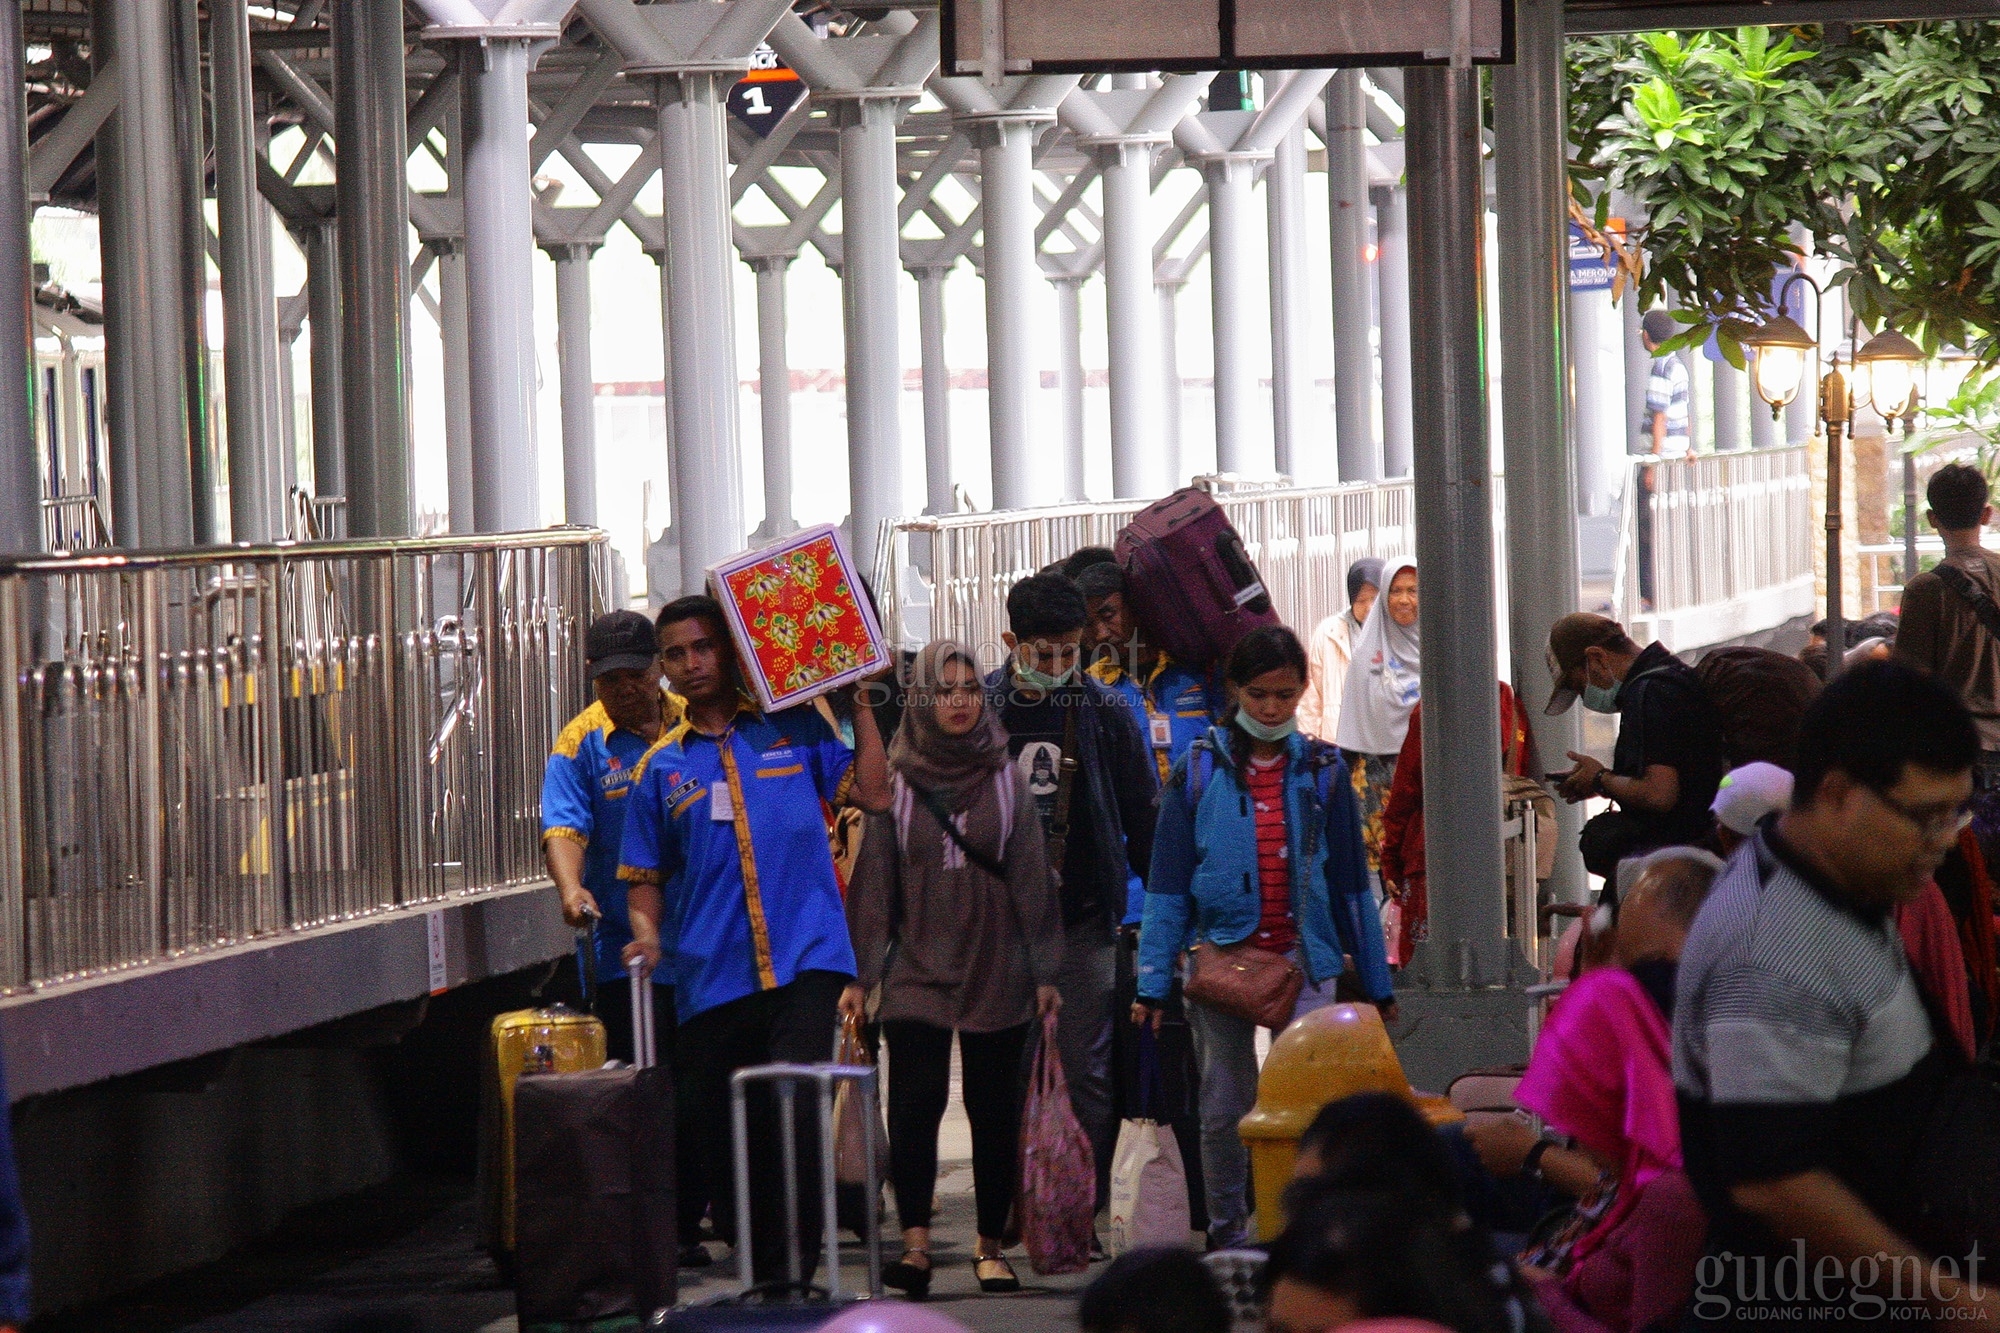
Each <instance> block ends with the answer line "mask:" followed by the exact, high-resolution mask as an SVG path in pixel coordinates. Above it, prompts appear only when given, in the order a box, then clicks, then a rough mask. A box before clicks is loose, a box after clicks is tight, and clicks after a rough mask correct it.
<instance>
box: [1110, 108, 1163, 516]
mask: <svg viewBox="0 0 2000 1333" xmlns="http://www.w3.org/2000/svg"><path fill="white" fill-rule="evenodd" d="M1099 160H1100V161H1101V162H1102V164H1103V175H1102V177H1101V178H1100V179H1101V180H1102V189H1103V192H1104V339H1105V351H1106V354H1107V355H1106V359H1107V361H1108V362H1109V365H1108V367H1107V371H1108V374H1109V377H1110V388H1111V493H1112V494H1113V495H1115V496H1117V497H1118V498H1119V499H1128V498H1133V497H1142V496H1152V495H1164V494H1165V493H1166V492H1167V491H1168V490H1170V489H1172V487H1171V486H1170V485H1169V484H1168V483H1169V481H1170V480H1171V474H1170V473H1169V472H1168V471H1167V468H1166V466H1165V465H1166V464H1167V462H1168V458H1167V457H1166V451H1163V450H1161V449H1159V448H1157V447H1156V444H1155V442H1156V441H1157V440H1158V439H1159V437H1160V432H1161V429H1162V427H1163V425H1164V420H1163V418H1164V414H1165V412H1166V410H1167V403H1166V401H1165V393H1164V390H1165V388H1166V386H1165V385H1164V384H1162V383H1161V381H1160V366H1161V360H1160V357H1161V352H1160V339H1161V337H1162V336H1163V335H1162V332H1161V329H1160V311H1159V302H1158V300H1157V299H1156V298H1155V297H1154V294H1153V226H1152V197H1153V180H1152V175H1153V145H1152V144H1151V143H1150V142H1122V143H1116V144H1111V145H1108V146H1106V147H1105V148H1104V149H1102V150H1101V156H1100V159H1099Z"/></svg>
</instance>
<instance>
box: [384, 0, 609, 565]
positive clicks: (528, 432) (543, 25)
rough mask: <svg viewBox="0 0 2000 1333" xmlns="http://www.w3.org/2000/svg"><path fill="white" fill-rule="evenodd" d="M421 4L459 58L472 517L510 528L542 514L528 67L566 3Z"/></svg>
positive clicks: (485, 525)
mask: <svg viewBox="0 0 2000 1333" xmlns="http://www.w3.org/2000/svg"><path fill="white" fill-rule="evenodd" d="M418 2H419V4H420V6H421V7H422V8H423V10H424V11H425V13H426V14H427V15H428V16H429V18H430V20H431V26H430V27H429V28H428V29H426V32H427V34H428V35H429V36H430V37H431V38H432V39H433V40H436V39H438V38H450V39H455V40H454V41H453V42H452V45H453V46H454V47H455V48H456V54H457V58H458V71H459V80H458V82H459V107H458V118H459V132H460V135H461V137H462V139H463V145H464V146H463V148H462V149H461V150H460V153H459V160H460V162H461V163H462V164H463V167H464V180H463V184H462V186H460V188H459V190H458V194H459V199H460V202H461V204H462V205H463V207H464V212H465V345H466V383H467V388H468V390H469V396H470V405H471V425H472V508H473V519H474V522H475V524H476V526H477V530H478V531H480V532H519V531H524V530H527V529H531V528H537V527H540V526H541V522H542V502H541V466H540V463H539V460H538V451H537V449H536V440H535V287H534V254H535V232H534V211H533V210H534V195H533V194H532V192H531V190H530V188H529V176H530V171H529V166H528V123H529V122H528V74H529V72H530V71H531V70H532V69H533V68H534V66H535V61H536V60H537V58H538V57H539V55H540V53H541V51H542V50H544V49H546V47H547V46H549V45H551V44H553V43H554V42H555V41H556V40H557V39H558V38H559V37H560V36H561V27H560V20H561V18H562V16H563V15H564V14H565V13H567V12H568V10H569V8H570V4H571V3H572V0H510V3H508V4H507V5H506V7H505V9H504V10H503V9H502V8H501V7H500V6H499V5H498V4H495V3H493V0H487V5H485V6H479V5H475V3H474V0H418ZM489 9H490V11H491V12H489ZM502 13H504V15H505V21H504V22H501V21H498V20H496V17H495V16H496V15H497V14H502ZM454 184H458V183H457V182H454ZM441 277H442V275H441Z"/></svg>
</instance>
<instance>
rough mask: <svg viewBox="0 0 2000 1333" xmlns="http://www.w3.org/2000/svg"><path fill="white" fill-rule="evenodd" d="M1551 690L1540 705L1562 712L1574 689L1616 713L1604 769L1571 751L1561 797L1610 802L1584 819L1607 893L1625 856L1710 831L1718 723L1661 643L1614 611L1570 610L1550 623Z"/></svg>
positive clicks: (1593, 706)
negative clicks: (1644, 641) (1611, 806)
mask: <svg viewBox="0 0 2000 1333" xmlns="http://www.w3.org/2000/svg"><path fill="white" fill-rule="evenodd" d="M1549 671H1550V673H1551V674H1552V675H1554V677H1555V680H1556V689H1555V693H1554V694H1553V695H1551V696H1550V698H1549V706H1548V709H1547V710H1546V711H1547V712H1548V714H1549V715H1550V716H1551V717H1553V716H1555V715H1557V714H1559V713H1563V712H1567V711H1568V709H1569V706H1570V705H1571V704H1573V703H1575V702H1576V700H1577V699H1578V698H1581V699H1582V700H1583V706H1584V707H1585V708H1588V709H1590V710H1591V711H1592V712H1597V713H1616V714H1618V748H1617V749H1616V750H1615V751H1613V752H1612V756H1611V767H1609V768H1606V767H1605V766H1604V765H1603V764H1601V763H1599V762H1598V761H1597V760H1595V759H1593V758H1591V757H1590V756H1589V755H1587V754H1574V753H1572V754H1571V755H1570V758H1571V759H1572V760H1573V761H1575V763H1576V767H1575V768H1574V769H1571V770H1570V772H1569V773H1568V774H1566V775H1565V776H1563V778H1562V785H1561V787H1560V789H1559V790H1560V791H1561V793H1562V796H1563V799H1564V800H1566V801H1568V802H1569V803H1570V804H1572V805H1575V804H1576V803H1577V802H1579V801H1584V800H1588V799H1589V798H1591V797H1593V796H1603V797H1608V798H1609V799H1611V800H1613V801H1616V802H1617V803H1618V809H1617V810H1614V811H1607V812H1605V813H1604V814H1601V815H1599V816H1597V818H1595V819H1593V820H1591V821H1590V822H1589V823H1587V824H1585V825H1584V827H1583V837H1582V849H1583V865H1584V869H1586V870H1588V871H1589V872H1590V873H1591V874H1593V875H1601V876H1603V877H1604V880H1605V884H1606V892H1607V893H1615V889H1614V888H1613V887H1612V886H1613V885H1614V884H1615V883H1616V880H1617V876H1618V863H1619V862H1620V861H1622V860H1624V859H1625V858H1626V857H1628V856H1635V855H1637V854H1638V853H1640V852H1647V851H1651V850H1652V849H1654V848H1655V847H1665V846H1668V845H1670V844H1673V843H1682V842H1687V843H1696V842H1700V841H1702V839H1703V838H1704V837H1706V836H1707V834H1708V828H1709V822H1710V821H1709V812H1708V807H1709V803H1710V802H1711V801H1713V800H1714V799H1715V789H1716V787H1717V786H1718V785H1720V783H1721V782H1722V773H1723V764H1722V727H1721V724H1720V722H1719V720H1718V719H1717V717H1716V714H1715V708H1714V706H1713V705H1712V704H1711V703H1710V702H1709V699H1708V693H1707V691H1705V690H1704V689H1702V686H1701V680H1700V678H1699V677H1697V676H1696V675H1695V673H1694V670H1693V668H1691V667H1689V666H1688V665H1687V664H1686V663H1684V662H1682V661H1681V660H1680V659H1679V658H1677V657H1675V656H1674V655H1673V654H1672V653H1670V652H1668V651H1667V649H1666V648H1665V646H1664V645H1661V644H1658V643H1654V644H1649V645H1648V646H1647V647H1645V648H1644V649H1641V648H1640V647H1639V645H1637V644H1635V643H1633V642H1632V640H1631V639H1630V638H1629V637H1628V636H1627V635H1626V633H1625V629H1624V627H1623V626H1622V625H1620V624H1619V623H1618V622H1617V621H1615V620H1608V619H1606V618H1605V617H1603V616H1594V615H1590V614H1589V613H1587V612H1577V613H1575V614H1573V615H1567V616H1564V617H1563V618H1562V619H1561V620H1558V621H1557V622H1556V623H1555V627H1554V628H1553V629H1551V630H1550V631H1549Z"/></svg>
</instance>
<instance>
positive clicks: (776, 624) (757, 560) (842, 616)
mask: <svg viewBox="0 0 2000 1333" xmlns="http://www.w3.org/2000/svg"><path fill="white" fill-rule="evenodd" d="M854 568H855V566H854V557H853V556H852V555H850V554H849V553H848V550H847V543H846V542H844V541H842V540H841V537H840V530H839V529H838V528H836V527H833V526H831V525H827V526H823V527H817V528H807V529H805V530H804V531H802V532H797V533H794V534H792V535H791V536H790V537H787V538H785V539H784V540H783V541H780V542H778V543H776V544H774V545H771V546H766V547H765V548H763V549H762V550H759V551H750V552H747V553H746V554H743V555H739V556H732V557H731V558H730V559H728V560H724V561H722V562H721V563H720V564H716V565H711V566H710V567H709V570H708V583H709V588H710V590H711V591H712V592H713V593H714V595H715V598H716V600H717V601H719V602H721V603H722V610H723V613H724V614H725V615H726V616H728V617H729V629H730V633H731V634H732V635H733V636H734V637H735V640H736V649H737V656H738V658H739V659H740V661H741V663H742V669H743V678H744V684H746V685H748V686H749V687H750V689H751V690H752V691H753V692H754V693H755V694H756V696H757V702H758V703H759V704H761V705H762V706H763V707H764V708H766V709H773V710H774V709H779V708H789V707H791V706H792V705H794V704H800V703H804V702H805V701H806V700H808V699H812V698H815V697H817V696H819V695H822V694H826V693H828V692H829V691H832V690H836V689H839V688H840V687H841V686H842V685H845V684H848V683H849V682H851V681H854V680H858V679H860V678H861V677H863V676H870V675H873V674H874V673H876V672H877V671H880V670H881V669H882V668H883V667H884V666H886V665H887V664H888V662H889V654H888V650H887V649H886V648H885V647H884V645H883V641H882V627H881V625H880V624H878V623H877V622H876V619H875V613H874V610H873V608H871V607H870V606H869V604H868V598H867V595H866V594H865V593H863V592H862V591H861V586H860V584H859V583H858V582H857V581H856V580H855V578H854Z"/></svg>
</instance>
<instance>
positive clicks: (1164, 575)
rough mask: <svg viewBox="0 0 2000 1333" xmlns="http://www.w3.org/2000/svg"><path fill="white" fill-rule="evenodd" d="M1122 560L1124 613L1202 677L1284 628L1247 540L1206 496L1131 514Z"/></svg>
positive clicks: (1185, 494)
mask: <svg viewBox="0 0 2000 1333" xmlns="http://www.w3.org/2000/svg"><path fill="white" fill-rule="evenodd" d="M1117 556H1118V563H1119V565H1120V566H1121V567H1122V568H1123V569H1124V571H1125V603H1126V605H1127V606H1129V607H1131V608H1132V612H1133V614H1134V615H1136V616H1137V617H1138V618H1139V624H1140V627H1141V628H1142V629H1144V631H1145V633H1146V638H1147V640H1148V641H1149V642H1151V643H1152V644H1153V645H1154V646H1155V647H1158V648H1160V649H1161V650H1163V651H1164V652H1165V653H1166V654H1167V655H1168V656H1169V657H1172V658H1173V659H1174V660H1175V661H1176V662H1179V663H1181V664H1182V665H1183V666H1187V667H1192V668H1193V669H1195V670H1197V671H1199V670H1204V669H1206V668H1207V667H1208V666H1210V665H1211V664H1213V663H1214V662H1216V661H1219V660H1220V659H1222V658H1225V657H1227V656H1228V655H1229V652H1230V650H1231V649H1233V648H1234V647H1235V646H1236V642H1237V640H1239V639H1241V638H1242V637H1243V636H1244V635H1245V634H1248V633H1249V632H1250V631H1251V630H1253V629H1256V628H1258V627H1259V626H1262V625H1275V624H1278V623H1279V621H1278V613H1277V611H1276V610H1275V609H1273V607H1272V606H1271V595H1270V593H1268V592H1266V591H1265V590H1264V581H1263V580H1262V579H1260V578H1259V577H1258V576H1257V567H1256V566H1255V565H1253V564H1251V563H1250V556H1249V554H1248V553H1247V552H1245V551H1244V549H1243V539H1242V538H1241V537H1239V536H1238V535H1237V533H1236V529H1235V528H1234V527H1232V526H1231V525H1230V522H1229V518H1228V516H1227V515H1225V514H1224V513H1223V512H1222V507H1221V506H1220V505H1218V504H1216V503H1215V498H1214V497H1213V496H1211V495H1209V493H1208V492H1206V491H1200V490H1196V489H1194V488H1193V487H1191V486H1190V487H1188V488H1186V489H1184V490H1178V491H1175V492H1174V493H1173V494H1172V495H1169V496H1168V497H1167V498H1166V499H1164V500H1160V501H1156V502H1155V503H1153V504H1150V505H1148V506H1146V508H1144V509H1142V510H1140V511H1139V512H1138V513H1137V514H1134V515H1133V516H1132V521H1131V523H1129V524H1127V525H1126V527H1125V528H1124V529H1123V530H1122V531H1120V532H1119V534H1118V545H1117Z"/></svg>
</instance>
